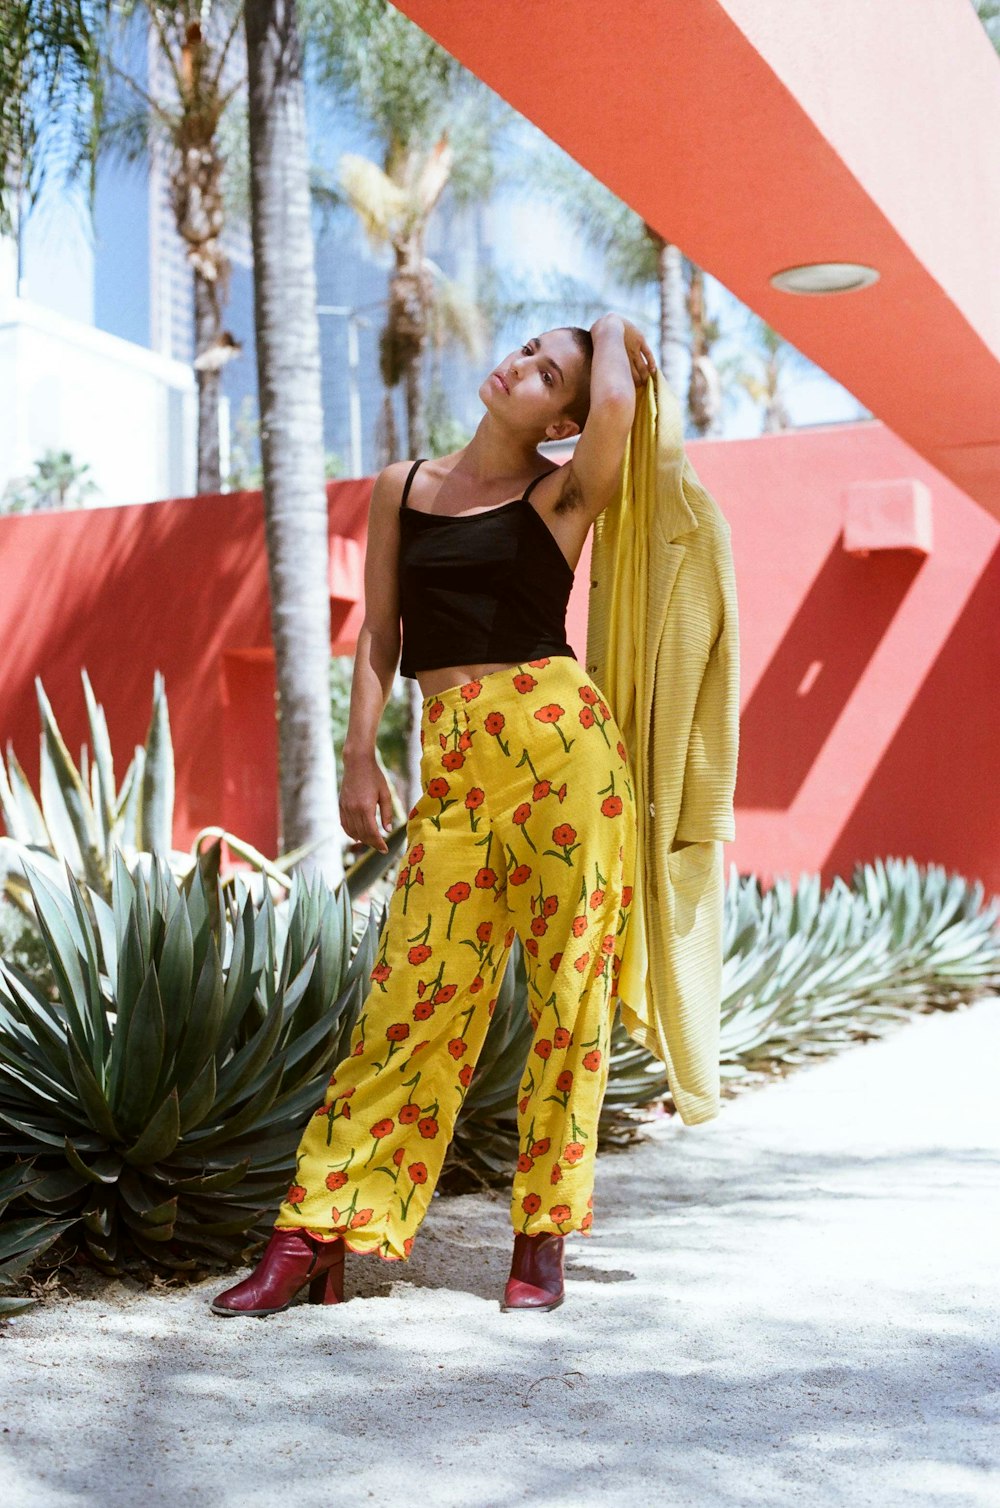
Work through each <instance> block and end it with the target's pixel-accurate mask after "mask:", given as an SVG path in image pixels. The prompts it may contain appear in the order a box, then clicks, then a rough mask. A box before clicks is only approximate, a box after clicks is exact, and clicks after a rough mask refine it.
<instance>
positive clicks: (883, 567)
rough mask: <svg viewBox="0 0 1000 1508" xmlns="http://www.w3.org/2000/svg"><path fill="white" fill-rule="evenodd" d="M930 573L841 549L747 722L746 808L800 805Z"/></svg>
mask: <svg viewBox="0 0 1000 1508" xmlns="http://www.w3.org/2000/svg"><path fill="white" fill-rule="evenodd" d="M923 564H924V557H923V556H921V555H916V554H912V553H910V552H903V551H884V552H878V553H874V554H872V555H869V556H868V557H867V558H863V559H862V558H859V557H857V556H853V555H846V554H845V553H844V551H843V549H842V548H841V546H840V543H839V539H838V542H837V544H836V545H835V546H834V548H833V549H832V550H831V551H830V552H829V554H828V555H827V557H826V560H825V561H824V562H823V565H822V567H821V569H820V571H819V573H818V574H817V576H816V579H815V580H814V582H813V584H812V586H811V588H810V589H809V592H808V594H807V596H806V597H804V598H803V600H802V603H801V605H800V607H799V610H798V612H797V613H796V615H795V618H794V619H793V621H792V623H791V624H790V625H789V628H788V631H787V632H786V634H785V636H784V638H783V639H782V641H781V643H780V644H779V645H778V648H777V649H776V650H775V652H774V654H773V656H772V658H771V661H770V664H769V665H768V667H767V669H766V670H765V672H764V674H763V675H762V676H761V678H760V680H759V681H758V682H757V685H756V686H755V688H754V690H753V693H752V695H751V697H750V700H749V702H748V703H747V705H746V707H745V709H744V711H743V713H742V716H741V721H740V761H739V774H738V778H737V785H736V804H737V806H743V807H757V808H768V809H770V810H772V811H784V810H786V809H787V808H788V807H790V806H791V805H792V802H793V801H794V800H795V798H796V796H797V795H798V792H799V790H800V788H801V786H802V784H803V782H804V781H805V779H806V776H807V775H808V774H809V771H810V770H811V769H812V766H813V764H814V762H815V760H816V759H817V758H818V757H819V754H820V752H821V750H822V749H823V746H824V745H825V743H826V741H827V739H828V738H829V736H830V733H831V731H832V730H833V726H834V724H835V723H836V721H837V719H838V718H839V717H840V715H841V713H842V712H843V710H844V708H845V707H846V706H847V704H848V702H849V701H850V699H851V697H852V696H853V694H854V691H855V688H856V687H857V684H858V682H859V681H860V679H861V677H862V675H863V674H864V672H865V668H866V666H867V665H868V663H869V661H870V660H871V658H872V655H873V654H874V653H875V651H876V649H877V648H878V645H879V643H880V642H881V640H882V638H883V637H884V635H885V634H886V633H887V631H888V629H889V627H890V625H891V624H892V620H893V618H894V617H895V615H896V613H897V612H898V611H899V608H900V606H901V605H902V602H903V599H904V597H905V596H906V594H907V592H908V591H909V590H910V587H911V586H912V585H913V582H914V580H915V578H916V575H917V572H918V571H919V570H920V568H921V566H922V565H923Z"/></svg>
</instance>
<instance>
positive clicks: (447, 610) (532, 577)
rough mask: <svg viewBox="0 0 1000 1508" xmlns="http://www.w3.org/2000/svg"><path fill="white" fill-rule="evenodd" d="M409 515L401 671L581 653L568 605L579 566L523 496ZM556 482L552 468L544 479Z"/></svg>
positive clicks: (403, 528) (403, 521) (403, 554)
mask: <svg viewBox="0 0 1000 1508" xmlns="http://www.w3.org/2000/svg"><path fill="white" fill-rule="evenodd" d="M421 464H422V462H421V461H414V463H413V465H412V466H411V468H410V474H409V476H408V477H407V478H406V486H405V487H404V489H403V499H402V502H401V504H400V510H399V531H400V539H399V611H400V618H401V619H402V629H403V652H402V658H401V661H400V667H399V669H400V674H402V675H405V676H410V677H411V678H412V677H415V676H416V674H417V671H418V670H435V669H439V668H440V667H441V666H444V665H477V664H489V663H490V662H491V661H498V660H508V661H513V662H515V663H516V662H518V661H520V660H535V659H539V658H541V656H543V655H571V656H573V658H575V655H574V652H573V649H572V648H571V647H570V645H569V644H568V643H567V642H566V605H567V603H568V601H569V594H570V588H571V587H572V585H573V569H572V567H571V565H570V563H569V561H568V560H567V559H566V557H565V555H564V554H563V552H562V550H560V548H559V546H558V544H557V543H556V540H555V536H554V535H553V533H552V531H551V529H550V528H549V526H548V524H546V522H545V520H544V519H543V518H542V516H541V514H540V513H539V512H538V511H537V509H536V508H535V507H534V505H533V504H532V503H531V502H530V501H529V497H530V494H531V489H532V487H534V486H535V485H536V483H538V482H540V481H541V479H542V478H541V476H537V477H536V478H535V480H534V481H533V482H531V483H530V484H529V486H528V487H527V489H526V491H525V492H524V494H523V496H522V497H519V498H515V499H514V500H513V501H512V502H509V503H501V504H500V506H499V507H498V508H487V509H484V510H483V512H481V513H474V514H467V515H465V516H459V515H455V514H444V513H425V512H422V511H421V510H420V509H418V508H407V506H406V499H407V497H408V495H409V491H410V484H411V482H412V481H413V478H414V475H415V473H416V470H417V467H418V466H419V465H421ZM542 475H543V476H547V475H548V473H547V472H543V473H542Z"/></svg>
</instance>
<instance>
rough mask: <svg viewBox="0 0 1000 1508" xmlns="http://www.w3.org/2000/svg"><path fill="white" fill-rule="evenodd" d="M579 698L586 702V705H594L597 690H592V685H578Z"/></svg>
mask: <svg viewBox="0 0 1000 1508" xmlns="http://www.w3.org/2000/svg"><path fill="white" fill-rule="evenodd" d="M580 700H581V702H586V703H587V704H588V706H591V707H592V706H593V705H594V703H595V702H596V701H597V692H596V691H595V690H594V688H593V686H581V687H580Z"/></svg>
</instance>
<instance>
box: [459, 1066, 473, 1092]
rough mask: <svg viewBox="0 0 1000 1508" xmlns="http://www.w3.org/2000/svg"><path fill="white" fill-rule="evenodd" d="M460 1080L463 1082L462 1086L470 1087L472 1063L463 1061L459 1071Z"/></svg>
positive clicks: (464, 1087)
mask: <svg viewBox="0 0 1000 1508" xmlns="http://www.w3.org/2000/svg"><path fill="white" fill-rule="evenodd" d="M458 1082H459V1083H460V1084H461V1086H462V1088H463V1089H468V1087H469V1085H470V1084H471V1083H472V1064H471V1063H463V1064H462V1066H461V1068H460V1069H459V1072H458Z"/></svg>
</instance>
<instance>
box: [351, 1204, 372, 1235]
mask: <svg viewBox="0 0 1000 1508" xmlns="http://www.w3.org/2000/svg"><path fill="white" fill-rule="evenodd" d="M374 1213H375V1211H374V1210H371V1209H368V1210H358V1213H357V1214H356V1215H352V1216H351V1230H359V1229H360V1227H361V1226H362V1225H367V1224H368V1221H369V1220H370V1219H371V1217H372V1216H373V1215H374Z"/></svg>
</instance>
